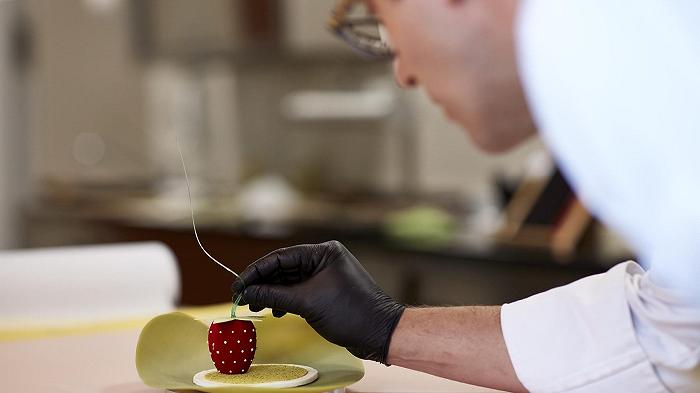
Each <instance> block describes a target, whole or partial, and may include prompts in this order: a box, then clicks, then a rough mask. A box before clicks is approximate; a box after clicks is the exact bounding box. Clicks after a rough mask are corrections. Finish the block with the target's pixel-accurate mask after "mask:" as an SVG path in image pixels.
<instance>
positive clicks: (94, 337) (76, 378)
mask: <svg viewBox="0 0 700 393" xmlns="http://www.w3.org/2000/svg"><path fill="white" fill-rule="evenodd" d="M136 325H137V327H134V326H133V324H131V326H130V324H124V323H121V324H112V325H111V327H106V325H102V326H93V327H92V328H83V329H77V330H76V329H72V330H65V329H64V330H62V331H54V333H52V334H21V333H20V334H16V333H15V334H14V336H13V335H7V334H1V333H2V332H0V366H1V367H2V371H1V372H0V376H1V377H2V386H3V391H6V392H47V391H51V392H57V393H58V392H71V393H80V392H91V393H95V392H100V393H117V392H120V393H147V392H162V390H159V389H153V388H149V387H147V386H145V385H144V384H143V383H142V382H141V380H140V379H139V377H138V374H137V373H136V367H135V364H134V357H135V352H136V342H137V340H138V336H139V333H140V331H141V328H140V326H142V323H136ZM364 364H365V377H364V378H363V379H362V380H360V381H358V382H357V383H355V384H353V385H351V386H349V387H348V388H347V391H348V392H358V393H360V392H377V393H379V392H396V393H409V392H434V393H443V392H444V393H452V392H469V393H471V392H496V391H495V390H490V389H486V388H481V387H476V386H472V385H467V384H463V383H459V382H454V381H450V380H447V379H443V378H439V377H435V376H432V375H428V374H424V373H421V372H417V371H413V370H409V369H405V368H401V367H398V366H391V367H386V366H383V365H381V364H378V363H375V362H369V361H365V362H364Z"/></svg>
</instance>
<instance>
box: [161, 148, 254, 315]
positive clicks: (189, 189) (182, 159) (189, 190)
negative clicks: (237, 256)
mask: <svg viewBox="0 0 700 393" xmlns="http://www.w3.org/2000/svg"><path fill="white" fill-rule="evenodd" d="M175 142H176V143H177V152H178V153H179V154H180V162H181V163H182V170H183V171H184V172H185V182H186V183H187V198H188V200H189V203H190V216H191V218H192V229H193V230H194V238H195V239H197V244H198V245H199V248H201V249H202V251H203V252H204V254H205V255H206V256H207V257H209V259H211V260H212V261H214V262H216V263H217V264H218V265H219V266H221V267H222V268H223V269H224V270H226V271H228V272H229V273H231V274H233V275H234V276H236V278H237V279H239V280H241V282H242V283H243V285H244V286H245V282H244V281H243V279H241V276H239V275H238V273H236V272H234V271H233V269H231V268H229V267H228V266H226V265H224V264H223V263H221V262H219V261H218V260H217V259H216V258H214V257H213V256H212V255H211V254H209V252H208V251H207V250H206V249H205V248H204V245H203V244H202V241H201V240H200V239H199V233H198V232H197V224H196V222H195V219H194V205H193V203H192V186H191V185H190V176H189V174H188V173H187V165H186V164H185V156H184V155H183V154H182V148H181V147H180V138H178V137H177V136H176V137H175ZM242 297H243V291H241V292H240V293H239V294H238V296H237V297H236V298H235V299H233V298H232V299H231V300H232V301H233V306H232V307H231V318H235V317H236V308H238V303H240V301H241V298H242Z"/></svg>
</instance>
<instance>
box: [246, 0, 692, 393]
mask: <svg viewBox="0 0 700 393" xmlns="http://www.w3.org/2000/svg"><path fill="white" fill-rule="evenodd" d="M353 7H368V8H369V12H370V13H372V14H373V15H374V16H375V19H374V22H373V23H377V24H380V25H381V26H382V27H383V28H384V29H385V31H386V33H387V36H386V37H385V38H388V40H387V39H381V37H379V38H377V37H371V36H366V35H363V34H362V33H361V32H360V31H359V27H358V26H359V25H361V24H367V23H372V22H370V21H368V20H363V21H353V20H352V19H351V18H350V16H349V13H348V12H347V11H348V10H349V9H351V8H353ZM698 21H700V2H698V1H697V0H672V1H671V0H669V1H659V0H620V1H613V2H611V1H603V0H570V1H560V0H431V1H423V0H369V1H352V0H350V1H347V0H343V1H341V2H340V4H339V5H338V8H337V9H336V10H335V11H334V14H333V18H332V20H331V27H332V28H333V29H334V30H335V31H336V33H338V34H339V35H340V36H341V37H342V38H343V39H344V40H345V41H347V42H348V43H349V44H351V45H352V46H353V47H354V48H355V49H356V50H358V51H360V52H363V53H364V54H365V55H367V56H374V57H391V58H392V59H393V62H394V71H395V75H396V79H397V80H398V83H399V84H400V85H401V86H403V87H406V88H409V87H418V86H420V87H422V88H424V89H425V90H426V92H427V93H428V94H429V95H430V96H431V97H432V99H433V100H434V102H435V104H436V105H439V106H441V107H442V108H443V109H444V111H445V113H446V115H447V116H448V117H449V118H451V119H452V120H453V121H454V122H456V123H458V124H460V125H462V126H463V128H464V129H465V130H466V132H467V133H468V134H469V135H470V136H471V137H472V139H473V141H474V142H475V143H476V144H477V145H479V146H480V147H481V148H483V149H484V150H487V151H490V152H500V151H505V150H508V149H510V148H512V147H513V146H516V145H518V144H519V143H520V142H521V141H523V140H525V139H527V138H528V137H530V136H531V135H532V134H534V133H539V135H541V137H542V139H543V140H544V142H545V143H546V145H548V147H549V148H550V149H551V152H552V154H553V155H554V156H555V158H556V159H557V161H558V164H559V166H560V167H561V168H562V170H563V172H564V173H565V175H566V177H567V179H568V180H569V182H570V183H571V184H572V185H573V187H574V188H575V190H576V191H577V193H578V194H579V196H580V197H581V199H582V200H583V202H584V203H585V204H586V206H587V207H588V208H589V210H590V211H591V212H593V213H594V214H595V215H596V216H597V217H598V218H600V219H601V220H602V221H603V222H605V223H606V224H607V225H608V226H610V227H611V228H613V229H614V230H616V231H617V232H619V233H620V234H621V235H622V236H623V237H624V238H625V239H626V240H627V242H628V243H629V244H630V245H631V246H632V247H633V249H634V251H635V253H636V255H638V260H637V261H627V262H622V263H620V264H618V265H616V266H614V267H613V268H611V269H610V270H609V271H608V272H606V273H603V274H599V275H595V276H591V277H587V278H584V279H581V280H579V281H576V282H574V283H571V284H569V285H565V286H562V287H559V288H555V289H552V290H549V291H547V292H544V293H540V294H537V295H535V296H532V297H530V298H527V299H523V300H520V301H516V302H514V303H510V304H505V305H502V306H479V307H475V306H472V307H435V308H410V307H405V306H404V305H402V304H400V303H398V302H396V301H394V300H393V299H392V298H390V297H389V296H388V295H386V294H385V293H384V292H383V291H382V290H381V289H380V288H379V287H378V286H377V285H376V284H375V282H374V281H373V280H372V278H371V277H370V276H369V274H368V273H367V272H366V271H365V270H364V269H363V267H362V266H361V264H360V263H359V262H358V261H357V259H355V257H353V255H352V254H351V253H350V251H348V250H347V249H346V248H345V247H343V246H342V245H341V244H340V243H337V242H329V243H324V244H315V245H301V246H295V247H290V248H286V249H281V250H278V251H275V252H273V253H271V254H269V255H267V256H265V257H263V258H261V259H260V260H258V261H256V262H255V263H253V264H252V265H251V266H249V267H248V268H247V269H246V270H245V272H244V273H243V274H242V278H243V281H244V282H245V288H244V291H243V293H244V300H245V301H246V302H247V303H249V304H250V307H251V309H253V310H261V309H262V308H264V307H269V308H272V309H273V313H274V315H276V316H281V315H283V314H284V313H285V312H291V313H295V314H299V315H301V316H302V317H303V318H305V319H306V320H307V321H308V323H309V324H310V325H311V326H312V327H313V328H315V329H316V331H318V332H319V333H320V334H321V335H322V336H323V337H325V338H327V339H328V340H330V341H332V342H334V343H336V344H339V345H342V346H344V347H346V348H348V349H349V350H350V351H351V352H352V353H353V354H355V355H356V356H358V357H361V358H364V359H371V360H375V361H378V362H382V363H385V364H387V365H388V364H395V365H399V366H403V367H408V368H411V369H414V370H420V371H423V372H427V373H431V374H434V375H438V376H442V377H446V378H450V379H454V380H458V381H464V382H468V383H472V384H477V385H482V386H488V387H494V388H497V389H503V390H508V391H514V392H525V391H530V392H577V393H589V392H590V393H605V392H645V393H656V392H658V393H662V392H676V393H681V392H682V393H689V392H700V366H699V364H700V282H699V281H700V202H699V201H700V23H699V22H698ZM364 27H366V26H364ZM464 283H465V285H469V277H464ZM243 287H244V286H243V285H242V284H241V282H237V283H235V284H234V291H237V292H240V291H241V289H242V288H243Z"/></svg>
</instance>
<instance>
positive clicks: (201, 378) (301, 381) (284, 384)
mask: <svg viewBox="0 0 700 393" xmlns="http://www.w3.org/2000/svg"><path fill="white" fill-rule="evenodd" d="M256 365H257V366H293V367H299V368H303V369H304V370H306V371H307V373H306V375H304V376H302V377H299V378H297V379H290V380H286V381H272V382H262V383H241V384H230V383H223V382H214V381H210V380H208V379H206V378H205V376H206V375H207V374H209V373H210V372H212V371H217V370H216V369H215V368H212V369H210V370H204V371H200V372H198V373H197V374H195V375H194V377H193V378H192V382H194V384H195V385H197V386H201V387H204V388H218V387H230V386H238V387H257V388H293V387H296V386H302V385H306V384H309V383H311V382H313V381H315V380H316V379H317V378H318V371H316V369H315V368H312V367H308V366H302V365H300V364H273V363H265V364H253V365H252V366H251V367H255V366H256Z"/></svg>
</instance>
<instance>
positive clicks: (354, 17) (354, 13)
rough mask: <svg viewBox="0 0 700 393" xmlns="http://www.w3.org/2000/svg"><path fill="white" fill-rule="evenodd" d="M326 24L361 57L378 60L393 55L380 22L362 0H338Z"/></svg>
mask: <svg viewBox="0 0 700 393" xmlns="http://www.w3.org/2000/svg"><path fill="white" fill-rule="evenodd" d="M327 26H328V28H329V29H330V30H331V32H333V33H334V34H335V35H337V36H338V37H339V38H340V39H341V40H343V41H344V42H345V43H346V44H348V45H349V46H350V47H351V48H352V49H354V50H355V51H356V52H358V53H359V54H360V55H362V56H363V57H368V58H371V59H378V60H384V59H391V58H393V57H394V52H393V50H392V49H391V45H390V43H389V41H388V38H387V35H386V33H385V31H384V28H383V26H382V24H381V23H379V21H378V20H377V18H376V17H374V16H373V15H372V13H371V12H370V10H369V9H368V7H367V4H366V2H365V1H364V0H339V1H338V3H337V4H336V6H335V8H334V9H333V12H332V13H331V16H330V18H329V19H328V22H327Z"/></svg>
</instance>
